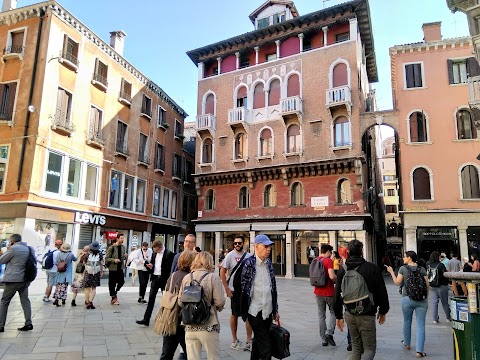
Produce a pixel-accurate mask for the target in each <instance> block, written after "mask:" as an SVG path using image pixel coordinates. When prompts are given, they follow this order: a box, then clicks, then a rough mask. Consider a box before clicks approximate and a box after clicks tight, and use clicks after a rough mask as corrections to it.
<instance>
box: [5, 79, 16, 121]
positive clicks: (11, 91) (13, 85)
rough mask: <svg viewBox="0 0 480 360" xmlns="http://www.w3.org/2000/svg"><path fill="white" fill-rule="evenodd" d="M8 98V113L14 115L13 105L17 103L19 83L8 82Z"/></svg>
mask: <svg viewBox="0 0 480 360" xmlns="http://www.w3.org/2000/svg"><path fill="white" fill-rule="evenodd" d="M8 87H9V90H8V99H7V114H10V116H13V107H14V105H15V95H16V93H17V83H16V82H13V83H10V84H8Z"/></svg>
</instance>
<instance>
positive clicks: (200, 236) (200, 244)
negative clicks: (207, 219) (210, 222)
mask: <svg viewBox="0 0 480 360" xmlns="http://www.w3.org/2000/svg"><path fill="white" fill-rule="evenodd" d="M196 238H197V241H196V244H195V246H198V247H199V248H200V249H202V250H203V245H204V243H205V239H204V238H203V232H197V233H196Z"/></svg>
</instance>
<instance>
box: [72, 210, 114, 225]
mask: <svg viewBox="0 0 480 360" xmlns="http://www.w3.org/2000/svg"><path fill="white" fill-rule="evenodd" d="M75 222H76V223H80V224H92V225H105V223H106V222H107V218H106V217H105V216H103V215H99V214H91V213H81V212H78V211H76V212H75Z"/></svg>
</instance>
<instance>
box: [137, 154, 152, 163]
mask: <svg viewBox="0 0 480 360" xmlns="http://www.w3.org/2000/svg"><path fill="white" fill-rule="evenodd" d="M138 162H140V163H142V164H145V165H150V158H149V157H148V156H147V155H146V154H138Z"/></svg>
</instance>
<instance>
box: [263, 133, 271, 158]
mask: <svg viewBox="0 0 480 360" xmlns="http://www.w3.org/2000/svg"><path fill="white" fill-rule="evenodd" d="M272 154H273V142H272V131H271V130H270V129H263V130H262V132H261V133H260V156H268V155H272Z"/></svg>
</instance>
